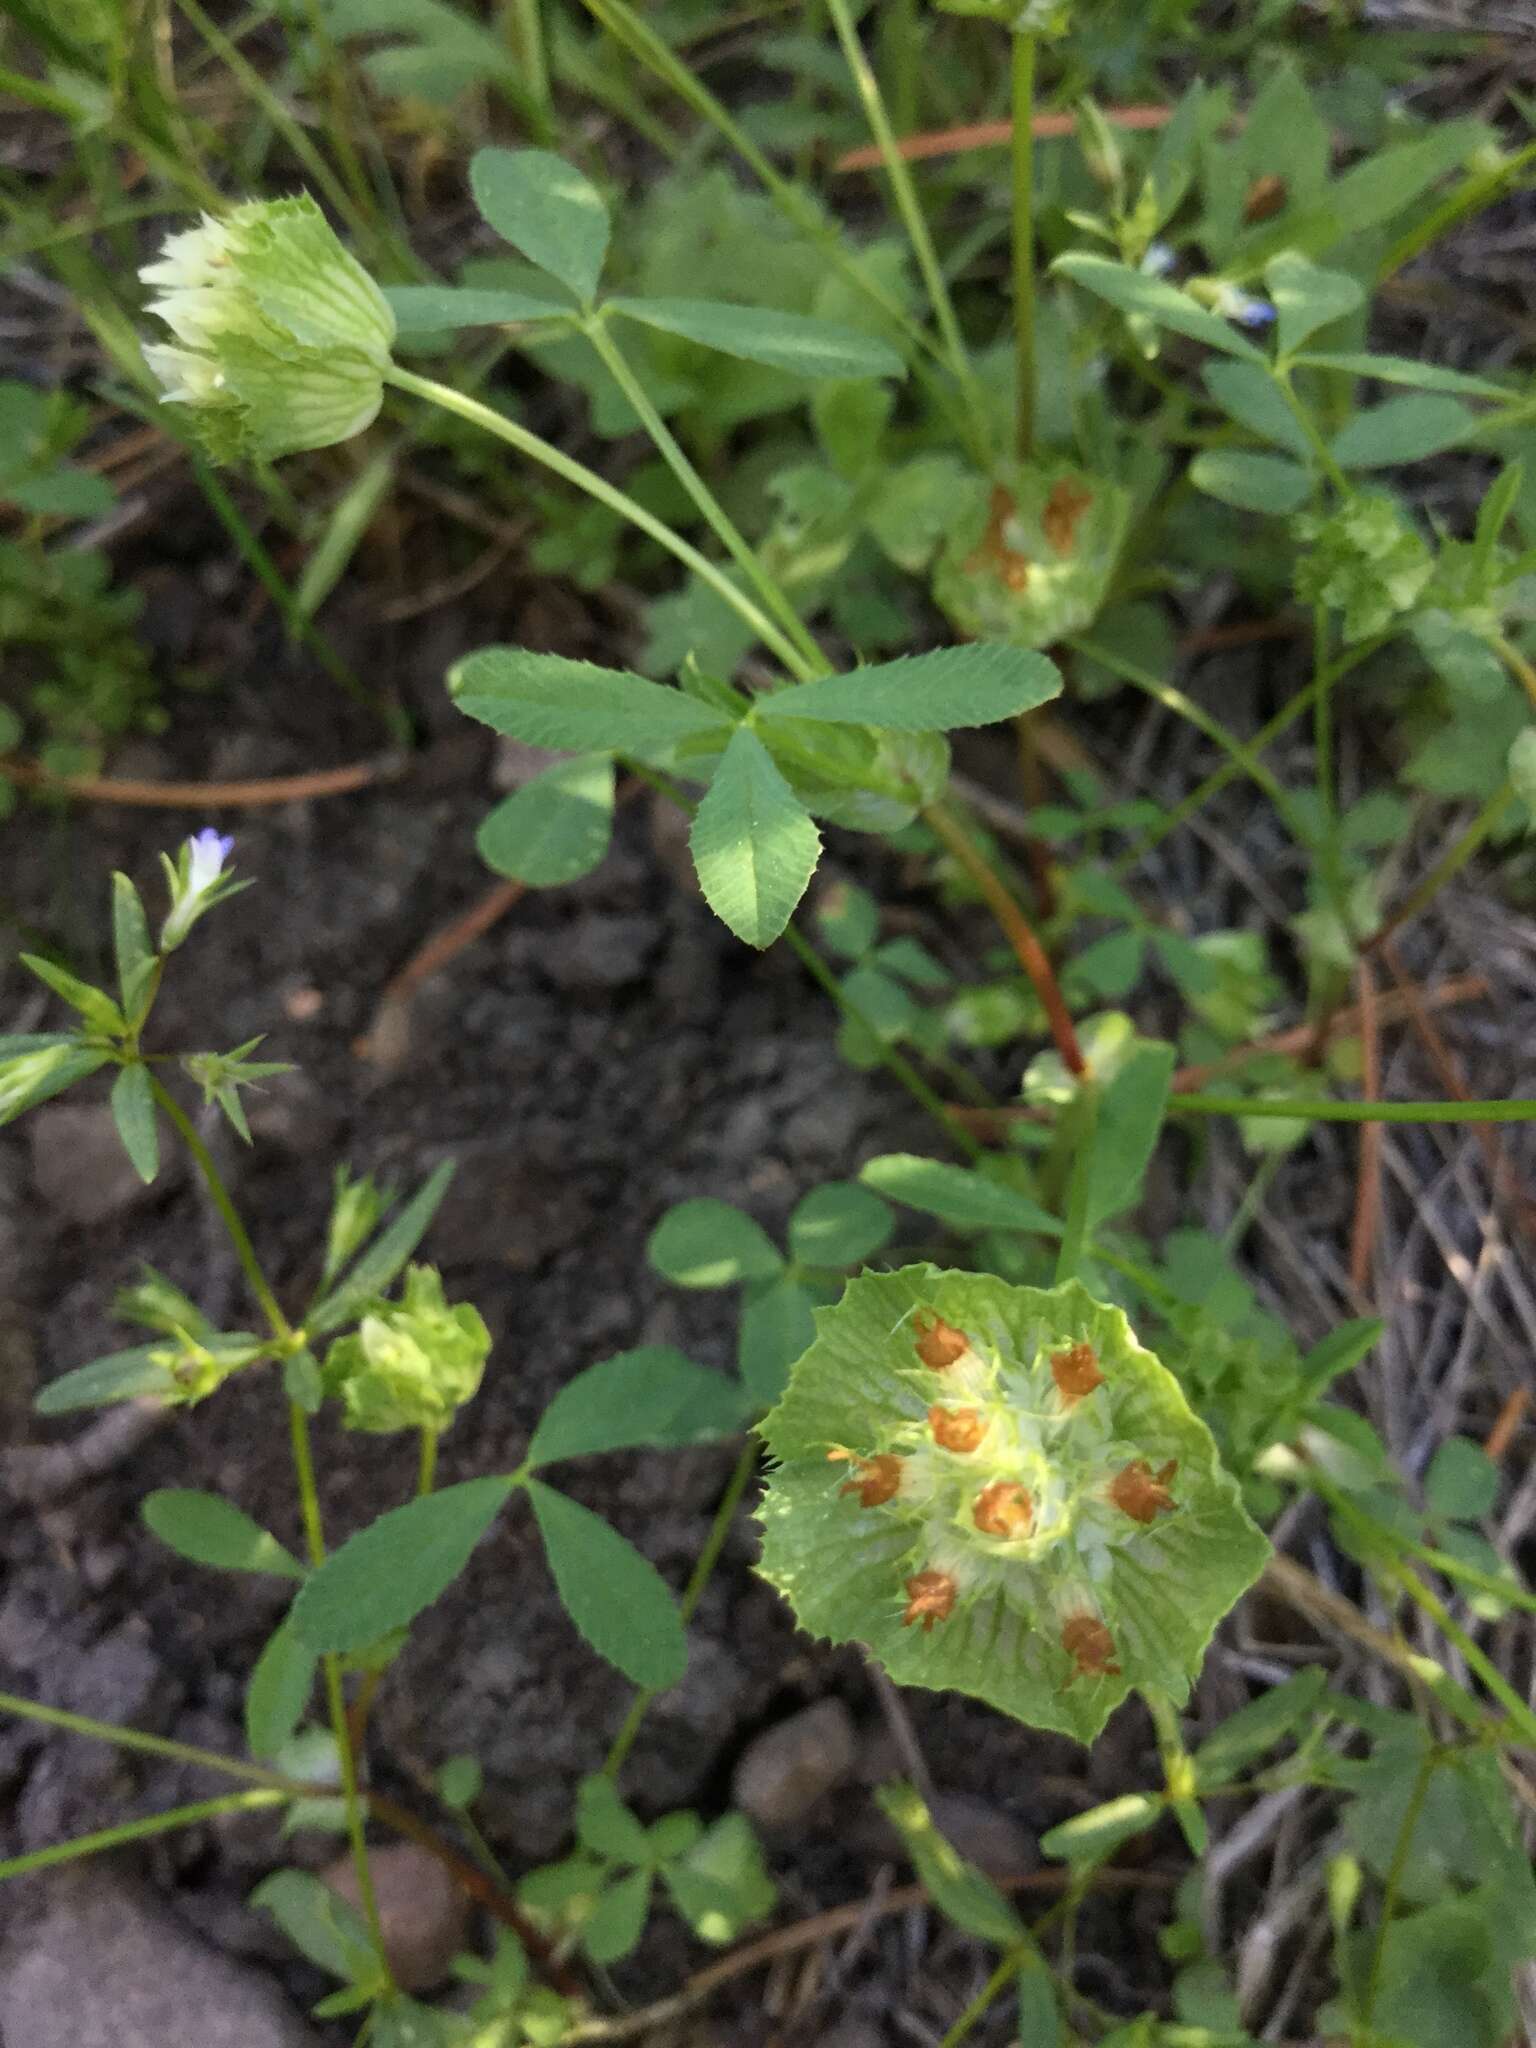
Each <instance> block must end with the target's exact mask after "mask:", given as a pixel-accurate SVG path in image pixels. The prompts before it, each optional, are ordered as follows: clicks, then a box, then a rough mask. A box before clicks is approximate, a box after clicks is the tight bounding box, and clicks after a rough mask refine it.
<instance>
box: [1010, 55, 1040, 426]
mask: <svg viewBox="0 0 1536 2048" xmlns="http://www.w3.org/2000/svg"><path fill="white" fill-rule="evenodd" d="M1036 48H1037V45H1036V41H1035V38H1034V37H1033V36H1032V35H1026V34H1023V33H1015V35H1014V38H1013V340H1014V366H1015V367H1014V381H1015V392H1014V418H1015V449H1016V452H1017V454H1018V458H1019V460H1020V462H1028V461H1030V460H1031V458H1032V457H1033V455H1034V452H1035V131H1034V112H1035V53H1036Z"/></svg>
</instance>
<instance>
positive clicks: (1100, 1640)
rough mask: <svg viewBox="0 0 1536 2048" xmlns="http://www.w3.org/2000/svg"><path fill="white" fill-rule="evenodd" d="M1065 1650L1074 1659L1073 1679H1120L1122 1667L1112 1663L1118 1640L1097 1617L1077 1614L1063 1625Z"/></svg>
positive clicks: (1062, 1644)
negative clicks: (1116, 1640)
mask: <svg viewBox="0 0 1536 2048" xmlns="http://www.w3.org/2000/svg"><path fill="white" fill-rule="evenodd" d="M1061 1647H1062V1648H1063V1649H1064V1650H1065V1651H1066V1653H1067V1655H1068V1656H1069V1657H1070V1658H1071V1659H1072V1677H1071V1678H1069V1679H1068V1680H1067V1683H1068V1685H1070V1684H1071V1683H1072V1680H1073V1679H1077V1678H1118V1677H1119V1676H1120V1666H1119V1665H1118V1664H1115V1663H1112V1662H1111V1659H1112V1658H1113V1656H1114V1654H1115V1639H1114V1637H1113V1636H1112V1635H1111V1634H1110V1632H1109V1630H1108V1629H1107V1628H1106V1627H1105V1626H1104V1624H1103V1622H1102V1621H1100V1620H1099V1618H1098V1616H1097V1615H1096V1614H1073V1615H1070V1616H1069V1617H1068V1618H1067V1620H1066V1621H1065V1622H1063V1624H1062V1629H1061Z"/></svg>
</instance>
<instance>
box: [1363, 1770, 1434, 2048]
mask: <svg viewBox="0 0 1536 2048" xmlns="http://www.w3.org/2000/svg"><path fill="white" fill-rule="evenodd" d="M1439 1761H1440V1753H1439V1751H1438V1750H1435V1749H1426V1750H1425V1752H1424V1754H1423V1756H1422V1757H1421V1758H1420V1759H1419V1768H1418V1772H1417V1774H1416V1775H1415V1777H1414V1781H1413V1789H1412V1791H1411V1792H1410V1793H1409V1794H1408V1803H1407V1805H1406V1806H1405V1807H1404V1808H1403V1818H1402V1820H1401V1822H1400V1823H1399V1825H1398V1830H1397V1840H1396V1841H1395V1842H1394V1843H1393V1845H1392V1861H1391V1862H1390V1864H1389V1865H1388V1866H1387V1876H1386V1883H1385V1886H1384V1888H1383V1890H1382V1895H1381V1924H1380V1926H1379V1927H1378V1928H1377V1930H1376V1943H1375V1947H1374V1948H1373V1950H1372V1952H1371V1970H1370V1975H1369V1977H1368V1978H1367V1979H1366V1985H1365V1997H1364V1998H1363V1999H1362V2001H1361V2005H1360V2025H1361V2029H1362V2031H1363V2032H1365V2033H1366V2034H1369V2032H1370V2029H1371V2021H1372V2018H1373V2017H1374V2015H1375V2012H1376V2001H1377V2000H1378V1998H1379V1997H1380V1996H1381V1983H1382V1974H1383V1970H1384V1967H1385V1964H1386V1960H1387V1935H1388V1932H1389V1930H1390V1928H1391V1925H1392V1916H1393V1914H1394V1913H1395V1911H1396V1910H1397V1901H1398V1898H1399V1895H1400V1894H1401V1892H1402V1888H1403V1879H1404V1877H1405V1876H1406V1875H1407V1872H1408V1854H1409V1851H1410V1849H1411V1848H1412V1846H1413V1837H1414V1831H1415V1830H1416V1829H1417V1827H1418V1825H1419V1820H1420V1818H1421V1816H1422V1815H1423V1812H1424V1802H1425V1800H1426V1799H1427V1798H1428V1797H1429V1786H1430V1780H1431V1779H1432V1778H1433V1777H1434V1775H1435V1770H1436V1767H1437V1765H1438V1764H1439Z"/></svg>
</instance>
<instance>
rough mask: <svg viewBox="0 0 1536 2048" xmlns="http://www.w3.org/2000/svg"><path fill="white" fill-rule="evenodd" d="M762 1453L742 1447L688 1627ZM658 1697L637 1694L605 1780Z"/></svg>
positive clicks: (685, 1609) (690, 1587)
mask: <svg viewBox="0 0 1536 2048" xmlns="http://www.w3.org/2000/svg"><path fill="white" fill-rule="evenodd" d="M759 1453H760V1446H759V1444H758V1441H757V1438H756V1437H755V1436H749V1437H748V1439H747V1441H746V1443H745V1445H744V1446H743V1447H742V1452H741V1456H740V1457H739V1458H738V1459H737V1460H736V1465H735V1469H734V1470H733V1471H732V1473H731V1476H730V1478H729V1479H728V1480H727V1481H726V1487H725V1491H724V1493H723V1494H721V1496H720V1505H719V1506H718V1507H717V1508H716V1509H715V1519H714V1520H713V1522H711V1523H710V1525H709V1534H708V1536H706V1537H705V1539H704V1548H703V1549H702V1550H701V1551H700V1552H699V1554H698V1557H697V1558H696V1559H695V1561H694V1567H693V1571H692V1573H691V1574H690V1576H689V1579H688V1583H687V1585H686V1586H685V1587H684V1588H683V1597H682V1599H681V1601H680V1602H679V1603H678V1612H679V1613H680V1614H681V1616H682V1620H683V1625H684V1626H685V1627H686V1626H687V1624H688V1623H689V1622H690V1621H692V1619H693V1617H694V1613H695V1611H696V1610H697V1608H698V1604H699V1602H700V1600H702V1599H703V1597H704V1589H705V1587H706V1586H707V1585H708V1584H709V1582H710V1579H711V1578H712V1577H713V1575H714V1570H715V1566H716V1565H717V1564H718V1563H719V1561H720V1553H721V1551H722V1550H723V1549H724V1548H725V1539H726V1537H727V1536H729V1534H730V1533H731V1523H732V1522H733V1521H734V1520H735V1519H736V1510H737V1508H739V1507H740V1505H741V1497H742V1495H743V1494H744V1493H745V1492H746V1490H747V1487H748V1486H749V1485H750V1484H751V1480H752V1475H753V1473H754V1472H755V1471H756V1470H757V1464H758V1457H759ZM655 1697H656V1693H655V1691H654V1690H652V1689H645V1690H642V1691H640V1692H637V1693H636V1694H635V1697H634V1699H633V1700H632V1701H631V1702H630V1707H629V1712H628V1713H627V1714H626V1715H625V1717H624V1725H623V1727H622V1728H620V1730H619V1732H618V1734H617V1735H616V1736H615V1737H614V1738H613V1747H612V1748H611V1749H610V1750H609V1752H608V1754H607V1756H606V1757H605V1758H604V1759H603V1776H604V1777H606V1778H617V1776H618V1775H619V1772H620V1771H621V1770H622V1769H623V1768H624V1760H625V1758H626V1757H627V1756H628V1755H629V1752H630V1750H631V1749H632V1748H633V1747H634V1743H635V1737H636V1736H637V1735H638V1734H639V1733H640V1724H641V1722H642V1721H643V1720H644V1719H645V1716H646V1713H647V1711H648V1709H649V1707H650V1704H651V1702H652V1700H654V1699H655Z"/></svg>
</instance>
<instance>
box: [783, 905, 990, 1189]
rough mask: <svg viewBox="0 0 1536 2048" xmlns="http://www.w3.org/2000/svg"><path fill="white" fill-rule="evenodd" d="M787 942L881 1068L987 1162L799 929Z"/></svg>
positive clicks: (969, 1153)
mask: <svg viewBox="0 0 1536 2048" xmlns="http://www.w3.org/2000/svg"><path fill="white" fill-rule="evenodd" d="M784 941H785V943H786V945H787V946H788V947H789V949H790V951H791V952H792V953H793V954H794V955H795V957H796V958H797V959H798V960H799V962H800V964H801V965H802V966H803V967H804V969H805V971H806V973H807V974H809V975H810V977H811V979H812V980H813V981H815V982H817V983H818V984H819V985H820V987H822V988H823V989H824V990H825V991H826V993H827V994H828V995H829V996H830V997H831V998H832V1000H833V1002H834V1003H836V1005H837V1007H838V1008H839V1009H840V1010H841V1011H842V1013H843V1015H844V1016H845V1017H847V1018H848V1019H849V1020H850V1021H851V1022H852V1023H854V1024H857V1025H859V1026H861V1027H862V1029H863V1030H864V1031H865V1032H866V1033H867V1034H868V1036H869V1040H870V1043H871V1044H872V1045H873V1046H874V1048H875V1050H876V1052H877V1054H878V1055H879V1059H880V1063H881V1065H882V1066H884V1067H885V1068H886V1069H887V1071H888V1072H889V1073H891V1074H893V1075H894V1076H895V1078H896V1079H897V1080H898V1081H899V1082H900V1083H901V1085H902V1087H903V1088H905V1089H906V1091H907V1093H908V1094H909V1095H910V1096H911V1097H912V1100H913V1101H914V1102H915V1103H917V1104H918V1105H919V1106H920V1107H921V1108H923V1109H925V1110H927V1112H928V1114H929V1115H930V1116H931V1117H932V1118H933V1119H934V1121H935V1122H936V1123H937V1124H938V1125H939V1126H940V1127H941V1129H942V1130H943V1132H944V1134H945V1136H946V1137H947V1138H948V1139H949V1140H950V1142H951V1143H952V1144H953V1145H955V1146H957V1147H958V1148H959V1149H960V1151H962V1152H963V1153H964V1154H965V1155H966V1157H967V1158H968V1159H970V1160H973V1161H974V1160H977V1159H983V1158H985V1157H986V1148H985V1146H983V1145H981V1144H979V1143H978V1142H977V1140H976V1139H975V1138H973V1137H972V1135H971V1133H970V1132H969V1131H968V1130H967V1129H966V1128H965V1126H964V1124H962V1123H959V1122H958V1121H957V1120H956V1119H955V1118H954V1117H952V1116H951V1115H950V1113H949V1111H948V1110H947V1109H946V1108H945V1107H944V1104H943V1101H942V1100H941V1098H940V1097H939V1096H938V1095H936V1094H935V1092H934V1091H933V1089H932V1088H930V1087H929V1086H928V1083H927V1082H926V1081H925V1080H924V1079H923V1077H922V1075H921V1074H920V1073H919V1072H918V1071H917V1068H916V1067H914V1066H913V1064H912V1062H911V1061H910V1060H909V1059H908V1058H907V1056H906V1054H905V1053H903V1052H899V1051H898V1050H897V1049H896V1047H895V1046H894V1045H891V1044H889V1043H888V1042H887V1041H886V1039H885V1038H883V1037H882V1036H881V1034H880V1032H879V1031H878V1030H877V1029H876V1028H875V1026H874V1025H873V1024H872V1023H871V1022H870V1020H869V1019H868V1018H867V1017H866V1016H865V1015H864V1012H863V1011H862V1010H861V1009H860V1008H859V1006H858V1004H857V1003H855V1002H854V1001H853V1000H852V999H851V998H850V997H849V995H848V994H847V992H846V991H845V989H844V988H843V986H842V984H841V982H839V980H838V978H837V976H836V975H835V974H834V973H833V972H832V969H831V968H830V967H829V966H828V965H827V963H826V961H825V960H823V959H822V957H821V955H820V954H819V953H818V952H817V950H816V948H815V947H814V946H813V945H812V944H811V942H810V940H809V939H808V938H807V937H806V936H805V933H804V932H803V931H801V929H800V927H799V926H798V925H796V924H793V923H791V924H787V925H786V926H785V927H784Z"/></svg>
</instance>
